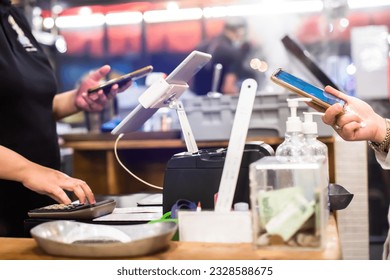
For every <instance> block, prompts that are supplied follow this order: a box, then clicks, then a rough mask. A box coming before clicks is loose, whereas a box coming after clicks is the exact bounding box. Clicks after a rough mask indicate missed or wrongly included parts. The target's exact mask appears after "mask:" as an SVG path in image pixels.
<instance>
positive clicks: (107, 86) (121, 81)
mask: <svg viewBox="0 0 390 280" xmlns="http://www.w3.org/2000/svg"><path fill="white" fill-rule="evenodd" d="M152 71H153V66H151V65H148V66H145V67H143V68H140V69H137V70H135V71H133V72H130V73H128V74H125V75H123V76H120V77H118V78H115V79H111V80H109V81H108V82H105V83H103V84H101V85H99V86H97V87H94V88H90V89H88V94H91V93H97V92H98V91H99V90H101V89H102V90H103V92H104V94H106V95H107V94H108V93H109V92H110V90H111V87H112V86H113V85H115V84H117V85H118V86H119V88H120V87H122V86H124V85H125V84H127V83H128V82H130V81H133V80H136V79H139V78H142V77H144V76H146V75H147V74H148V73H150V72H152Z"/></svg>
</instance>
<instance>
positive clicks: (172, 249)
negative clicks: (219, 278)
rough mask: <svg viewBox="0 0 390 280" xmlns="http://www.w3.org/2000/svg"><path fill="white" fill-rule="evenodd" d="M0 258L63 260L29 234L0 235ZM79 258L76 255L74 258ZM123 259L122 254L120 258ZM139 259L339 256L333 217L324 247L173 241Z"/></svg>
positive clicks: (276, 258) (330, 219)
mask: <svg viewBox="0 0 390 280" xmlns="http://www.w3.org/2000/svg"><path fill="white" fill-rule="evenodd" d="M0 259H3V260H63V259H76V258H64V257H57V256H52V255H49V254H46V253H45V252H44V251H43V250H42V249H41V248H39V247H38V245H37V243H36V242H35V240H34V239H32V238H0ZM77 259H79V258H77ZM121 259H124V258H121ZM136 259H142V260H256V259H259V260H260V259H261V260H267V259H268V260H322V259H325V260H338V259H342V254H341V247H340V240H339V235H338V231H337V225H336V220H335V218H334V216H333V215H331V216H330V218H329V223H328V227H327V241H326V246H325V248H324V249H323V250H305V249H301V250H300V249H283V250H281V249H276V248H275V249H257V250H255V249H253V246H252V244H249V243H241V244H223V243H197V242H176V241H172V242H171V244H170V246H169V248H168V249H167V250H165V251H163V252H160V253H157V254H153V255H149V256H143V257H140V258H136Z"/></svg>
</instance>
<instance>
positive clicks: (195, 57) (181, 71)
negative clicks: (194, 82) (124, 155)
mask: <svg viewBox="0 0 390 280" xmlns="http://www.w3.org/2000/svg"><path fill="white" fill-rule="evenodd" d="M210 59H211V55H210V54H208V53H204V52H200V51H193V52H191V53H190V54H189V55H188V56H187V57H186V58H185V59H184V60H183V61H182V62H181V63H180V64H179V65H178V66H177V67H176V68H175V69H174V70H173V71H172V72H171V73H170V74H169V75H168V77H166V78H165V81H166V82H167V83H168V84H172V85H174V84H175V85H186V84H187V82H188V81H189V80H190V79H191V78H192V77H193V76H194V75H195V74H196V73H197V72H198V71H199V70H200V69H201V68H202V67H204V66H205V65H206V63H208V62H209V61H210ZM153 86H156V85H152V86H151V87H153ZM161 96H163V93H161ZM140 98H142V96H141V97H140ZM158 109H159V108H150V107H147V108H145V107H144V106H142V105H141V104H138V105H137V107H136V108H135V109H134V110H132V111H131V112H130V113H129V114H128V115H127V116H126V117H125V118H124V119H123V120H122V121H121V122H120V123H119V124H118V125H117V126H116V127H115V128H114V129H113V130H112V131H111V134H121V133H126V132H132V131H136V130H138V129H139V128H140V127H141V126H142V125H143V124H144V123H145V122H146V121H147V120H148V119H149V118H150V117H151V116H152V115H153V114H154V113H156V112H157V110H158Z"/></svg>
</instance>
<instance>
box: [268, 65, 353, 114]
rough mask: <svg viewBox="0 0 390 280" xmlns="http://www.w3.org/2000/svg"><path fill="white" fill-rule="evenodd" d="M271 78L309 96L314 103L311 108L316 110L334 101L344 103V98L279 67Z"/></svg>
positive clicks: (289, 88)
mask: <svg viewBox="0 0 390 280" xmlns="http://www.w3.org/2000/svg"><path fill="white" fill-rule="evenodd" d="M271 80H272V81H273V82H275V83H276V84H278V85H280V86H282V87H284V88H286V89H288V90H291V91H292V92H294V93H297V94H299V95H301V96H303V97H309V98H311V99H312V101H311V102H312V103H314V105H315V106H313V108H316V109H317V110H318V111H325V110H326V109H327V108H329V107H330V106H332V105H333V104H336V103H340V104H341V105H343V106H344V105H345V101H344V100H342V99H340V98H337V97H335V96H333V95H331V94H329V93H327V92H325V91H324V90H323V89H321V88H319V87H316V86H314V85H312V84H309V83H307V82H305V81H304V80H302V79H300V78H298V77H296V76H294V75H292V74H290V73H288V72H286V71H284V70H282V69H281V68H279V69H277V70H276V71H275V72H274V73H273V74H272V76H271Z"/></svg>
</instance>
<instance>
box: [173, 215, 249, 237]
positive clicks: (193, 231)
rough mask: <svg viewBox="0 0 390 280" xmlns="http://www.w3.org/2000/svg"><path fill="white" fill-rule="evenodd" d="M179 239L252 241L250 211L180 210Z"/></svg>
mask: <svg viewBox="0 0 390 280" xmlns="http://www.w3.org/2000/svg"><path fill="white" fill-rule="evenodd" d="M178 224H179V240H180V241H189V242H212V243H252V237H253V233H252V218H251V212H250V211H229V212H216V211H201V212H194V211H178Z"/></svg>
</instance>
